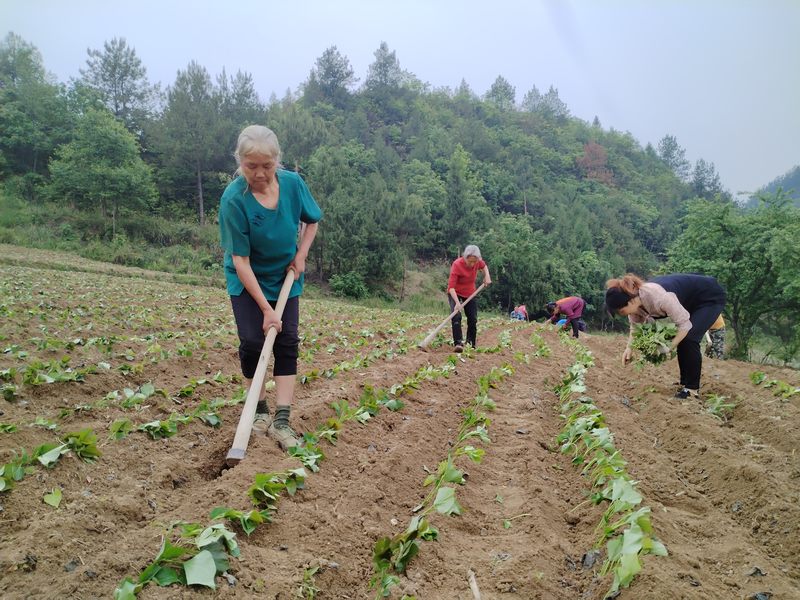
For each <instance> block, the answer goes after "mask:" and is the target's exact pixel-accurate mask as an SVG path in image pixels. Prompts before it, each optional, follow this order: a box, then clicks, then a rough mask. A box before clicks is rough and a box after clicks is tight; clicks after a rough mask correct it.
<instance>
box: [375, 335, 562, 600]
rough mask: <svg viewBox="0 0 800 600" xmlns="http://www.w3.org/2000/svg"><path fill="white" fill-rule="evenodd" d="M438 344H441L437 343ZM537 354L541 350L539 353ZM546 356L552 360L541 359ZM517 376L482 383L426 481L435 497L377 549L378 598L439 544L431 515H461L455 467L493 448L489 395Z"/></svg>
mask: <svg viewBox="0 0 800 600" xmlns="http://www.w3.org/2000/svg"><path fill="white" fill-rule="evenodd" d="M511 334H512V331H511V330H509V329H505V330H503V331H502V332H500V334H499V335H498V343H497V344H496V345H495V346H493V347H484V348H478V349H473V348H470V347H469V346H466V347H465V348H464V353H463V354H462V355H461V356H462V357H463V358H460V359H458V358H455V357H454V356H453V355H451V356H450V359H449V360H450V361H451V362H452V364H453V365H455V364H456V361H457V360H464V358H472V357H474V356H476V355H477V354H479V353H496V352H500V351H502V350H504V349H507V348H510V347H511ZM433 343H434V344H437V343H438V344H441V343H442V342H441V341H440V340H437V339H434V341H433ZM537 350H538V349H537ZM536 355H537V356H546V355H547V354H545V353H542V354H536ZM515 358H516V359H517V360H520V361H524V362H528V360H529V355H527V354H524V353H516V354H515ZM513 373H514V369H513V367H511V365H509V364H505V365H503V366H502V367H493V368H492V370H491V371H490V372H489V373H487V374H486V375H483V376H481V377H479V378H478V380H477V385H478V394H477V395H476V396H475V398H474V399H473V401H472V402H471V403H470V404H469V405H468V406H467V407H466V408H465V409H463V411H462V416H463V419H462V421H461V424H460V426H459V430H458V433H457V434H456V438H455V441H454V443H453V445H452V446H451V447H450V449H449V450H448V453H447V457H446V458H445V459H444V460H442V461H441V462H440V463H439V465H438V467H437V470H436V472H435V473H431V474H430V475H428V477H427V478H425V480H424V481H423V484H422V485H423V487H428V486H431V489H430V491H429V492H428V494H427V495H426V496H425V498H424V499H423V501H422V502H421V503H420V504H419V505H417V506H416V507H414V509H413V512H414V516H412V517H411V519H410V520H409V523H408V526H407V527H406V529H405V530H404V531H403V532H402V533H399V534H397V535H395V536H393V537H383V538H380V539H379V540H378V541H377V542H376V543H375V546H374V548H373V557H372V561H373V565H372V566H373V571H374V574H373V576H372V578H371V579H370V587H371V588H373V589H375V590H376V595H375V598H376V599H379V598H386V597H388V596H389V595H390V594H391V589H392V588H393V587H395V586H396V585H398V584H399V583H400V578H399V576H400V575H402V574H404V573H405V571H406V569H407V567H408V564H409V562H410V561H411V559H412V558H414V557H415V556H416V555H417V554H418V553H419V549H420V542H421V541H435V540H437V539H438V535H439V532H438V530H437V529H436V528H435V527H434V526H432V525H431V524H430V521H429V518H428V517H429V515H432V514H433V513H439V514H443V515H448V516H452V515H460V514H461V512H462V508H461V505H460V504H459V503H458V500H457V499H456V491H457V490H456V488H455V487H454V486H453V484H456V485H464V484H465V483H466V478H465V477H464V473H463V471H461V470H460V469H458V468H457V467H456V465H455V462H456V460H457V459H460V458H461V457H467V458H469V459H470V460H472V461H474V462H480V461H481V460H482V459H483V456H484V454H485V450H483V449H482V448H476V447H475V446H473V445H472V444H474V443H477V442H479V441H480V442H483V443H489V442H490V441H491V440H490V438H489V434H488V427H489V425H490V423H491V420H490V419H489V417H488V415H487V414H486V412H484V411H492V410H494V408H495V406H496V404H495V402H494V401H493V400H492V399H491V398H490V397H489V390H490V389H491V388H494V387H496V386H497V384H498V383H499V382H500V381H502V380H503V379H504V378H505V377H507V376H509V375H512V374H513ZM413 598H414V597H412V596H406V595H404V596H403V597H402V599H401V600H413Z"/></svg>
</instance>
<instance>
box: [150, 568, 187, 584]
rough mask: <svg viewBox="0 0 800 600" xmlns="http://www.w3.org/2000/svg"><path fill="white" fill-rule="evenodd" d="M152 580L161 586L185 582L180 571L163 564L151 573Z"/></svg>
mask: <svg viewBox="0 0 800 600" xmlns="http://www.w3.org/2000/svg"><path fill="white" fill-rule="evenodd" d="M153 581H155V582H156V583H157V584H158V585H160V586H162V587H164V586H168V585H172V584H173V583H185V581H184V579H183V577H182V576H181V573H179V572H178V571H177V569H173V568H172V567H163V566H162V567H161V568H160V569H159V570H158V571H157V572H156V574H155V575H153Z"/></svg>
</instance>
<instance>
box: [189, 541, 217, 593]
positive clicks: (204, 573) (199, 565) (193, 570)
mask: <svg viewBox="0 0 800 600" xmlns="http://www.w3.org/2000/svg"><path fill="white" fill-rule="evenodd" d="M183 571H184V573H186V585H202V586H205V587H210V588H211V589H217V586H216V584H215V583H214V578H215V577H216V575H217V567H216V565H215V564H214V556H213V555H212V554H211V552H209V551H208V550H201V551H200V552H198V554H197V556H195V557H194V558H192V559H190V560H187V561H186V562H185V563H183Z"/></svg>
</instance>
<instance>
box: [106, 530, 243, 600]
mask: <svg viewBox="0 0 800 600" xmlns="http://www.w3.org/2000/svg"><path fill="white" fill-rule="evenodd" d="M175 530H177V531H179V532H180V537H179V539H178V540H177V541H176V542H175V544H173V543H172V542H170V541H169V539H168V538H169V536H170V535H171V533H172V532H173V531H175ZM239 553H240V552H239V545H238V543H237V542H236V534H235V533H233V532H232V531H230V530H228V529H227V528H226V527H225V525H224V524H222V523H218V524H216V525H211V526H210V527H206V528H205V529H204V528H203V527H202V526H201V525H199V524H197V523H176V524H175V525H173V526H172V527H170V530H169V531H168V532H167V535H165V536H164V538H163V540H162V542H161V550H159V552H158V555H157V556H156V558H155V560H154V561H153V562H152V563H150V565H148V567H147V568H145V570H144V571H142V572H141V574H140V575H139V577H138V578H137V579H136V581H134V580H133V579H131V578H130V577H126V578H125V579H123V580H122V581H121V582H120V584H119V585H118V586H117V588H116V589H115V590H114V600H134V599H135V598H136V595H137V594H138V593H139V592H140V591H141V590H142V588H143V587H144V586H145V585H147V584H148V583H150V582H151V581H155V582H156V583H157V584H158V585H160V586H168V585H173V584H176V583H178V584H182V585H201V586H204V587H209V588H211V589H216V583H215V581H214V580H215V578H216V576H217V574H219V573H224V572H225V571H227V570H228V568H229V567H230V561H229V557H234V558H235V557H237V556H239Z"/></svg>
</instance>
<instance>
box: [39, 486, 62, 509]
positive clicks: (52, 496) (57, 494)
mask: <svg viewBox="0 0 800 600" xmlns="http://www.w3.org/2000/svg"><path fill="white" fill-rule="evenodd" d="M42 500H44V502H45V504H49V505H50V506H52V507H53V508H58V505H59V504H61V488H53V491H52V492H50V493H49V494H45V495H44V498H42Z"/></svg>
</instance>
